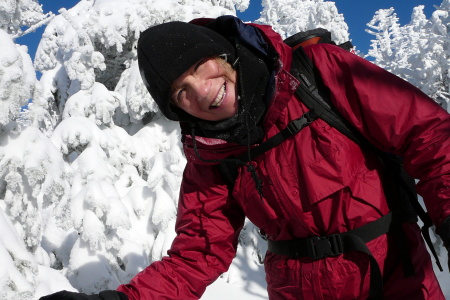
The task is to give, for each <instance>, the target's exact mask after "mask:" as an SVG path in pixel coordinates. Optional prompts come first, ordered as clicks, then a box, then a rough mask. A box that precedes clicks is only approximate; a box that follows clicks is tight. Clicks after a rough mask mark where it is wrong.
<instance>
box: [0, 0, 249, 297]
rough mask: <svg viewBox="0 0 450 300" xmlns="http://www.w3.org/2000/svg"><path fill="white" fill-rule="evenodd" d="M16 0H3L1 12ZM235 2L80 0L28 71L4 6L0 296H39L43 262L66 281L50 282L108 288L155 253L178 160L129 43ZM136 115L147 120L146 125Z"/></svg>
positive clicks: (50, 31) (161, 242)
mask: <svg viewBox="0 0 450 300" xmlns="http://www.w3.org/2000/svg"><path fill="white" fill-rule="evenodd" d="M33 3H34V4H36V5H38V4H37V2H36V1H34V2H33ZM16 4H21V3H18V2H17V1H11V3H9V2H8V3H7V4H6V5H5V6H4V8H5V11H6V12H8V13H9V12H10V11H11V10H12V8H11V6H12V5H16ZM21 5H22V4H21ZM247 6H248V0H236V1H231V0H228V1H214V0H204V1H201V0H186V1H181V2H180V1H167V0H154V1H143V0H128V1H123V0H115V1H114V0H108V1H101V0H96V1H93V0H91V1H89V0H82V1H80V2H79V3H78V4H77V5H76V6H75V7H73V8H72V9H70V10H66V9H62V10H60V14H59V15H57V16H56V17H55V18H54V19H53V20H52V21H51V22H50V23H49V24H48V25H47V27H46V30H45V32H44V34H43V37H42V40H41V42H40V44H39V47H38V50H37V53H36V59H35V61H34V66H35V68H33V65H32V64H31V59H30V57H29V56H28V55H24V56H23V55H22V56H23V57H22V56H21V53H22V52H24V51H25V50H26V49H22V48H20V47H18V46H16V45H15V44H14V41H13V37H14V36H15V35H17V36H18V35H20V34H21V32H20V28H22V27H23V26H24V24H25V23H24V21H23V20H21V19H20V18H21V17H25V16H27V15H26V14H20V13H16V15H15V16H16V18H17V20H18V21H17V24H21V25H20V26H18V27H14V28H13V26H12V25H8V26H6V27H5V28H8V30H9V31H8V32H6V31H2V30H0V34H1V35H0V38H1V40H2V42H3V41H5V42H4V43H2V44H1V45H2V50H3V49H4V50H7V51H4V52H3V51H2V53H3V54H0V59H1V61H2V62H4V63H3V64H2V68H3V69H0V71H1V72H0V74H1V75H2V77H1V81H0V82H1V83H2V86H1V88H2V93H1V95H2V96H3V95H5V97H7V99H6V100H5V101H3V102H2V107H3V106H4V107H5V109H2V118H1V119H2V123H1V124H2V125H4V126H3V127H2V132H1V136H0V143H1V145H2V151H1V153H0V154H1V155H0V159H1V160H0V166H1V167H2V168H1V173H0V175H1V177H0V208H1V209H2V212H3V214H2V220H3V219H4V223H5V224H8V226H9V227H8V228H11V230H15V231H16V232H13V233H11V235H12V236H15V237H16V240H17V242H15V243H13V242H11V241H10V240H9V241H7V242H5V243H4V245H5V246H4V247H3V248H1V249H0V250H1V251H2V253H10V258H9V259H8V264H7V266H8V268H7V269H6V270H5V271H3V273H2V274H4V275H5V276H2V277H1V279H0V285H2V286H5V287H7V288H4V289H2V290H1V293H3V294H1V296H2V297H0V298H5V299H13V298H18V297H22V298H25V299H31V298H33V297H35V296H38V295H39V293H41V294H42V293H48V292H49V291H48V290H46V291H40V287H41V286H42V284H45V285H46V284H47V283H42V282H41V281H40V280H41V279H44V278H45V275H42V274H49V273H51V271H49V270H52V269H53V270H58V274H62V275H64V276H65V277H66V278H67V279H68V280H69V281H70V284H69V283H68V282H64V280H60V281H62V282H63V284H62V285H60V286H58V287H57V289H60V288H61V286H65V287H66V289H72V290H73V289H74V288H75V289H77V290H79V291H82V292H86V293H94V292H98V291H99V290H103V289H114V288H116V287H117V285H119V284H121V283H126V282H128V281H129V280H130V279H131V278H132V277H133V276H134V275H135V274H136V273H137V272H139V271H140V270H142V269H143V268H145V267H146V266H147V265H148V264H149V263H150V262H151V261H153V260H156V259H160V258H161V256H162V255H164V254H165V253H166V251H167V249H168V248H169V246H170V244H171V242H172V240H173V238H174V235H175V233H174V230H173V228H174V222H175V217H176V205H177V201H178V190H179V184H180V180H181V175H182V171H183V168H184V164H185V159H184V157H183V155H182V152H181V145H180V130H179V127H178V124H176V123H174V122H168V121H167V120H166V119H165V118H164V117H162V115H161V114H160V113H159V112H158V109H157V106H156V105H155V103H154V101H153V100H152V99H151V97H150V96H149V94H148V92H147V91H146V89H145V87H144V85H143V84H142V81H141V78H140V75H139V72H138V68H137V62H136V51H135V49H136V42H137V39H138V37H139V34H140V32H141V31H143V30H145V29H146V28H148V27H149V26H152V25H154V24H158V23H162V22H167V21H172V20H183V21H188V20H191V19H193V18H197V17H205V16H208V17H217V16H220V15H224V14H235V13H236V11H235V8H237V9H241V10H244V9H246V8H247ZM36 7H38V8H39V9H40V6H39V5H38V6H36ZM36 7H35V6H30V10H33V11H34V10H36ZM14 8H15V9H16V6H14ZM16 11H17V9H16ZM41 11H42V10H41ZM0 15H1V16H3V15H6V14H0ZM10 15H11V14H10ZM10 15H7V17H5V19H8V18H9V19H11V17H10ZM45 18H47V16H42V17H41V18H37V17H36V20H39V21H38V22H42V20H44V19H45ZM28 19H29V20H31V19H30V18H28ZM14 24H16V23H14ZM27 25H28V23H27ZM30 26H32V24H31V23H30ZM13 29H14V32H13ZM6 47H7V48H6ZM21 50H22V52H20V51H21ZM25 53H26V51H25ZM1 55H3V56H1ZM35 69H36V70H37V71H39V72H41V73H42V77H41V79H40V80H39V81H38V82H35V80H36V79H35V75H34V72H35ZM21 72H22V73H23V74H22V73H21ZM3 74H4V75H3ZM30 74H32V75H33V76H32V77H31V78H32V79H33V80H31V79H30V78H29V77H30ZM3 83H4V84H3ZM33 90H34V93H33ZM3 92H4V93H3ZM30 98H32V99H33V101H32V103H30V104H29V106H28V109H27V110H26V111H25V112H24V113H22V115H21V119H20V121H21V123H22V124H25V125H26V126H25V127H23V126H21V123H18V122H11V120H13V119H16V118H17V117H18V116H19V112H20V109H21V107H22V106H23V105H25V104H27V103H28V99H30ZM2 100H3V99H2ZM144 115H145V116H147V118H148V119H149V120H151V122H150V123H149V124H148V125H146V126H144V125H143V124H142V118H143V117H144ZM12 135H15V136H14V138H11V137H12ZM3 149H4V150H3ZM19 246H20V247H22V248H23V249H22V252H23V255H20V252H18V251H17V250H16V249H17V248H19ZM16 252H17V254H14V255H13V253H16ZM5 257H6V256H5ZM24 259H28V260H27V261H25V260H24ZM2 261H3V257H2ZM25 266H26V267H25ZM19 275H20V276H19ZM4 278H5V279H4ZM44 280H48V278H45V279H44ZM24 283H26V284H24ZM50 290H52V289H50ZM55 290H56V288H54V289H53V291H55Z"/></svg>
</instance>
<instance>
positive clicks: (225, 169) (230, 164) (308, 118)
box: [219, 110, 318, 187]
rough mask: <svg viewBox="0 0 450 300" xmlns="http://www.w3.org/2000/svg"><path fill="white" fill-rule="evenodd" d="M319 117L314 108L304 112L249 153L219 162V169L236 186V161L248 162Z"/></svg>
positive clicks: (229, 183) (226, 179)
mask: <svg viewBox="0 0 450 300" xmlns="http://www.w3.org/2000/svg"><path fill="white" fill-rule="evenodd" d="M317 117H318V116H317V114H316V113H315V112H314V111H313V110H310V111H308V112H306V113H305V114H303V115H302V116H301V117H300V118H298V119H295V120H292V121H291V122H289V123H288V125H287V126H286V128H284V129H282V130H281V131H280V132H278V133H277V134H275V135H274V136H272V137H271V138H269V139H267V140H266V141H264V142H262V143H261V144H259V145H258V146H256V147H254V148H251V149H250V151H249V153H244V154H243V155H241V156H238V157H232V158H230V159H227V160H223V161H221V162H220V164H219V171H220V173H221V174H222V177H223V178H224V179H225V181H226V182H227V184H228V186H230V187H232V186H234V182H235V180H236V178H237V169H238V164H237V163H236V162H240V163H241V164H240V165H242V164H243V163H247V162H249V161H251V160H253V159H254V158H255V157H257V156H259V155H261V154H263V153H264V152H267V151H269V150H270V149H272V148H274V147H276V146H278V145H279V144H281V143H282V142H283V141H285V140H287V139H288V138H290V137H291V136H294V135H296V134H297V133H298V132H300V130H302V129H303V128H305V127H306V126H308V125H309V124H311V123H312V122H313V121H314V120H316V119H317Z"/></svg>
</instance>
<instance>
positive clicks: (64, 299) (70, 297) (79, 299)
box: [39, 290, 128, 300]
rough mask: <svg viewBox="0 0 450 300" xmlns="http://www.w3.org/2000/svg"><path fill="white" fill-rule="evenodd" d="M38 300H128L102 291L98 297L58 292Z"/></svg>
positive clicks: (120, 293)
mask: <svg viewBox="0 0 450 300" xmlns="http://www.w3.org/2000/svg"><path fill="white" fill-rule="evenodd" d="M39 300H128V297H127V295H125V294H124V293H122V292H118V291H112V290H108V291H102V292H100V294H98V295H86V294H83V293H75V292H69V291H60V292H57V293H54V294H51V295H48V296H44V297H41V298H39Z"/></svg>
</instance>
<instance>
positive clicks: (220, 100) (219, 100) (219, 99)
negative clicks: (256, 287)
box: [211, 83, 226, 108]
mask: <svg viewBox="0 0 450 300" xmlns="http://www.w3.org/2000/svg"><path fill="white" fill-rule="evenodd" d="M225 94H226V84H225V83H224V84H223V85H222V87H221V88H220V90H219V93H218V94H217V97H216V99H214V101H213V103H211V107H212V108H217V107H220V106H221V105H222V103H223V100H224V99H225Z"/></svg>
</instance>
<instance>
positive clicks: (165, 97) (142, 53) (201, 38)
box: [137, 21, 235, 121]
mask: <svg viewBox="0 0 450 300" xmlns="http://www.w3.org/2000/svg"><path fill="white" fill-rule="evenodd" d="M137 51H138V63H139V70H140V73H141V76H142V79H143V81H144V83H145V86H146V87H147V89H148V91H149V92H150V95H151V96H152V97H153V99H154V100H155V102H156V103H157V104H158V107H159V109H160V110H161V112H162V113H163V114H164V115H165V116H166V117H167V118H168V119H170V120H174V121H180V120H181V121H183V119H185V118H186V117H187V116H188V115H187V114H186V113H184V112H183V111H182V110H181V109H178V108H175V107H174V106H173V105H171V104H170V87H171V85H172V82H173V81H174V80H175V79H177V78H178V77H180V75H182V74H183V73H184V72H185V71H186V70H187V69H189V68H190V67H191V66H193V65H194V64H195V63H196V62H198V61H200V60H201V59H202V58H205V57H213V56H218V55H222V54H226V55H227V60H228V62H232V61H234V59H235V49H234V47H233V45H232V44H231V43H230V42H229V41H228V40H227V39H226V38H225V37H223V36H222V35H220V34H219V33H217V32H215V31H213V30H211V29H209V28H206V27H203V26H199V25H194V24H190V23H184V22H179V21H175V22H168V23H164V24H160V25H156V26H153V27H150V28H148V29H147V30H145V31H144V32H142V33H141V36H140V38H139V41H138V48H137Z"/></svg>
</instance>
